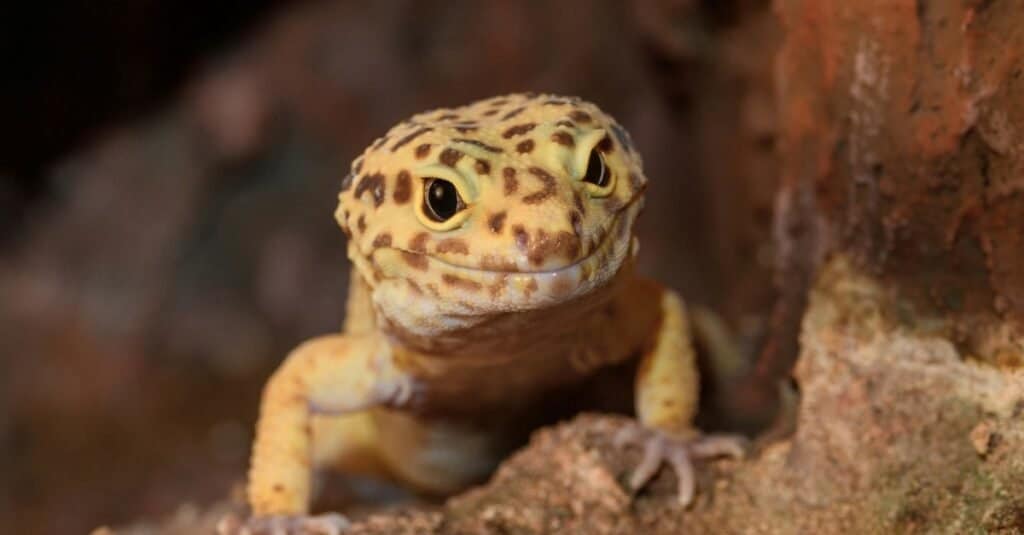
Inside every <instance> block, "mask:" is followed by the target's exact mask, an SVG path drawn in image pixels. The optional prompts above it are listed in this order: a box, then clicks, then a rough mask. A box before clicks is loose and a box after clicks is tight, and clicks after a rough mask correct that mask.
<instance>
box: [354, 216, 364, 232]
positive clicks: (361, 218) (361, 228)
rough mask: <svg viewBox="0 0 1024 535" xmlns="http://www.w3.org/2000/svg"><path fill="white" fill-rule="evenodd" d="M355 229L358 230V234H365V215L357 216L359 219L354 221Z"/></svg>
mask: <svg viewBox="0 0 1024 535" xmlns="http://www.w3.org/2000/svg"><path fill="white" fill-rule="evenodd" d="M356 228H358V229H359V232H366V216H365V215H363V214H359V218H358V219H356Z"/></svg>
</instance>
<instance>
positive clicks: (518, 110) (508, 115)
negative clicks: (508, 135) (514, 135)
mask: <svg viewBox="0 0 1024 535" xmlns="http://www.w3.org/2000/svg"><path fill="white" fill-rule="evenodd" d="M524 111H526V106H520V107H518V108H516V109H514V110H512V111H510V112H508V113H506V114H505V115H504V116H503V117H502V118H501V120H502V121H507V120H509V119H511V118H513V117H515V116H516V115H519V114H520V113H523V112H524Z"/></svg>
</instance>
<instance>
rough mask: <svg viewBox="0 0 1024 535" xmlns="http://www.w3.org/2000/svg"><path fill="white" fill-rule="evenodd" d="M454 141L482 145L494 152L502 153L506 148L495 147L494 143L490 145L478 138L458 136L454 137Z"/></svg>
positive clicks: (486, 149)
mask: <svg viewBox="0 0 1024 535" xmlns="http://www.w3.org/2000/svg"><path fill="white" fill-rule="evenodd" d="M452 141H454V142H456V143H469V144H470V145H473V146H474V147H480V148H481V149H484V150H485V151H487V152H493V153H495V154H501V153H502V152H505V150H504V149H502V148H501V147H495V146H494V145H488V144H487V143H484V142H483V141H480V140H476V139H469V138H464V137H457V138H455V139H453V140H452Z"/></svg>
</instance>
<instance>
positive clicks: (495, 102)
mask: <svg viewBox="0 0 1024 535" xmlns="http://www.w3.org/2000/svg"><path fill="white" fill-rule="evenodd" d="M488 104H490V105H491V106H494V107H495V108H497V107H501V106H504V105H505V104H508V99H507V98H496V99H492V100H491V101H490V102H489V103H488Z"/></svg>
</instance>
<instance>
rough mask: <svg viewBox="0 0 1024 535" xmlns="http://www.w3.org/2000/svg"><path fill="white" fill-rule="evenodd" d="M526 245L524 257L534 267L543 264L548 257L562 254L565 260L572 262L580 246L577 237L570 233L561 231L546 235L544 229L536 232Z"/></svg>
mask: <svg viewBox="0 0 1024 535" xmlns="http://www.w3.org/2000/svg"><path fill="white" fill-rule="evenodd" d="M528 243H529V245H528V247H527V250H526V257H527V258H529V259H530V263H532V264H533V265H535V266H539V265H541V264H543V263H544V261H545V260H547V259H548V257H550V256H552V255H554V254H559V253H561V254H563V255H564V256H565V258H566V259H567V260H574V259H575V258H576V256H577V255H579V253H580V248H581V246H582V243H581V241H580V238H579V236H576V235H575V234H573V233H571V232H565V231H562V232H556V233H554V234H548V232H547V231H545V230H544V229H540V230H538V231H537V234H536V235H535V236H534V238H533V239H532V240H529V242H528Z"/></svg>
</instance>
